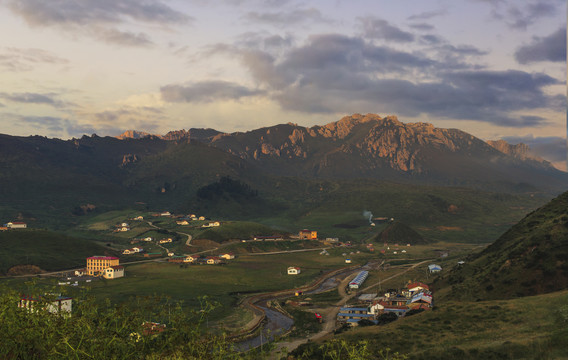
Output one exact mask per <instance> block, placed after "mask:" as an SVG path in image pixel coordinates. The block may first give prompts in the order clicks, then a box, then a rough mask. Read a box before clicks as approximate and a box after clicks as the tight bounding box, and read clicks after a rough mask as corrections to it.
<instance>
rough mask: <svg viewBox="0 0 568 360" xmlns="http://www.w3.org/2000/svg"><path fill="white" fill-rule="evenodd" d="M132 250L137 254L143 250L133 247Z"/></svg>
mask: <svg viewBox="0 0 568 360" xmlns="http://www.w3.org/2000/svg"><path fill="white" fill-rule="evenodd" d="M132 250H134V252H137V253H140V252H144V249H142V248H139V247H133V248H132Z"/></svg>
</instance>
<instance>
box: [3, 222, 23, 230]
mask: <svg viewBox="0 0 568 360" xmlns="http://www.w3.org/2000/svg"><path fill="white" fill-rule="evenodd" d="M6 227H7V228H10V229H25V228H27V227H28V224H26V223H25V222H21V221H14V222H11V221H10V222H9V223H7V224H6Z"/></svg>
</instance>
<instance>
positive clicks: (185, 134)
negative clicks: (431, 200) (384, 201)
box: [118, 114, 568, 189]
mask: <svg viewBox="0 0 568 360" xmlns="http://www.w3.org/2000/svg"><path fill="white" fill-rule="evenodd" d="M144 136H146V137H150V138H159V139H163V140H169V141H177V142H180V141H188V142H192V141H193V142H195V141H197V142H201V143H204V144H207V145H210V146H212V147H215V148H217V149H221V150H223V151H225V152H227V153H229V154H232V155H235V156H236V157H238V158H240V159H242V160H245V161H247V162H248V163H251V164H255V165H258V166H260V167H261V168H262V169H263V171H264V172H268V173H270V174H273V175H279V176H282V175H285V176H301V177H307V178H373V179H381V180H392V181H409V182H420V183H433V184H440V185H471V184H474V183H479V184H482V183H498V182H508V183H511V184H520V183H524V184H531V185H533V186H536V187H539V188H540V187H542V186H545V187H550V188H552V189H563V187H564V186H565V185H566V184H567V183H568V177H567V176H566V174H565V173H562V172H560V171H558V170H556V169H555V168H554V167H553V166H552V165H551V164H550V163H549V162H547V161H545V160H543V159H540V158H538V157H535V156H532V155H531V154H530V150H529V148H528V146H526V145H525V144H517V145H511V144H508V143H507V142H505V141H504V140H499V141H488V142H485V141H483V140H481V139H478V138H476V137H474V136H472V135H470V134H468V133H465V132H463V131H460V130H457V129H440V128H436V127H434V126H433V125H432V124H426V123H408V124H405V123H402V122H400V121H398V119H397V118H396V117H395V116H387V117H384V118H383V117H380V116H378V115H375V114H367V115H360V114H354V115H351V116H346V117H344V118H342V119H341V120H339V121H337V122H332V123H329V124H327V125H324V126H313V127H310V128H307V127H303V126H298V125H297V124H292V123H288V124H281V125H276V126H271V127H267V128H261V129H256V130H252V131H248V132H236V133H221V132H219V131H216V130H213V129H190V130H187V131H186V130H181V131H172V132H169V133H168V134H166V135H164V136H156V135H149V134H145V133H139V132H135V131H127V132H125V133H124V134H122V135H120V136H119V137H118V138H120V139H138V138H141V137H144Z"/></svg>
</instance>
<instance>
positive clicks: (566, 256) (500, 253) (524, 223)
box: [435, 192, 568, 299]
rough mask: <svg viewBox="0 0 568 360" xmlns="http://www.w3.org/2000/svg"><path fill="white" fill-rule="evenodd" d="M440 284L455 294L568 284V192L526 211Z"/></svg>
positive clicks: (483, 295) (498, 294) (519, 292)
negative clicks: (529, 211)
mask: <svg viewBox="0 0 568 360" xmlns="http://www.w3.org/2000/svg"><path fill="white" fill-rule="evenodd" d="M435 287H436V288H438V289H441V290H442V293H443V294H445V295H446V296H448V297H451V298H455V299H468V298H469V299H471V298H475V299H478V298H480V299H507V298H512V297H519V296H527V295H534V294H542V293H549V292H553V291H558V290H563V289H566V288H568V192H565V193H564V194H562V195H560V196H559V197H557V198H556V199H554V200H552V201H551V202H550V203H548V204H546V205H545V206H543V207H541V208H540V209H538V210H536V211H534V212H532V213H530V214H529V215H527V216H526V217H525V218H524V219H523V220H521V221H520V222H519V223H518V224H517V225H515V226H513V227H512V228H511V229H510V230H509V231H507V232H506V233H505V234H503V236H501V237H500V238H499V239H497V240H496V241H495V242H494V243H493V244H491V245H490V246H488V247H487V248H486V249H485V250H483V251H482V252H481V253H479V254H476V255H472V256H470V258H468V259H467V260H466V263H465V264H464V265H463V266H461V267H456V268H454V269H453V270H452V271H451V272H450V273H449V274H447V275H446V276H444V277H443V278H441V279H439V280H438V281H437V283H436V284H435Z"/></svg>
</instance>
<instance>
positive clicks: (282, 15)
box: [244, 8, 330, 27]
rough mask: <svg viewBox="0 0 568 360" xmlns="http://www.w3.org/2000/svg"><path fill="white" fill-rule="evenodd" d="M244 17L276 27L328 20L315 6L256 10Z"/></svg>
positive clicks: (250, 20)
mask: <svg viewBox="0 0 568 360" xmlns="http://www.w3.org/2000/svg"><path fill="white" fill-rule="evenodd" d="M244 18H245V19H246V20H247V21H249V22H253V23H262V24H269V25H274V26H278V27H282V26H290V25H297V24H304V23H310V22H311V23H319V22H329V21H330V20H329V19H325V18H324V17H323V15H322V14H321V12H320V11H319V10H318V9H315V8H309V9H295V10H292V11H279V12H262V13H261V12H256V11H251V12H249V13H247V14H246V15H245V16H244Z"/></svg>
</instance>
